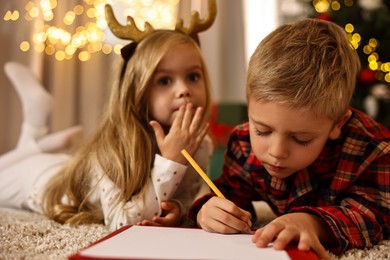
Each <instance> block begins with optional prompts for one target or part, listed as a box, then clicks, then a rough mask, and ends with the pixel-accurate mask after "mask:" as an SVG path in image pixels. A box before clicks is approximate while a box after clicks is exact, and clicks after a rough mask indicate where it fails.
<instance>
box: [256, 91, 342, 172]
mask: <svg viewBox="0 0 390 260" xmlns="http://www.w3.org/2000/svg"><path fill="white" fill-rule="evenodd" d="M248 116H249V127H250V129H249V131H250V142H251V146H252V151H253V152H254V154H255V155H256V157H257V159H258V160H259V161H260V162H261V163H262V164H263V165H264V167H265V168H266V170H267V172H268V173H269V174H270V175H272V176H274V177H277V178H281V179H283V178H287V177H288V176H290V175H292V174H293V173H294V172H296V171H299V170H302V169H304V168H306V167H308V166H309V165H310V164H312V163H313V162H314V161H315V160H316V159H317V157H318V156H319V154H320V153H321V151H322V149H323V147H324V145H325V143H326V141H327V140H328V138H330V139H335V138H337V137H338V135H339V133H340V127H341V126H339V125H335V124H334V122H333V121H332V120H330V119H328V118H326V117H315V116H313V115H311V114H310V113H307V112H305V111H303V110H300V109H294V108H289V107H287V106H285V105H282V104H279V103H276V102H266V101H262V100H255V99H253V98H249V104H248Z"/></svg>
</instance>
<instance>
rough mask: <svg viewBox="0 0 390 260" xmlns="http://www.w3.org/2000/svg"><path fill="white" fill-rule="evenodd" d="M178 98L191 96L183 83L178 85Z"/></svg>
mask: <svg viewBox="0 0 390 260" xmlns="http://www.w3.org/2000/svg"><path fill="white" fill-rule="evenodd" d="M178 84H179V86H178V96H179V97H180V98H185V97H189V96H191V91H190V88H189V87H188V86H187V84H185V83H184V82H180V83H178Z"/></svg>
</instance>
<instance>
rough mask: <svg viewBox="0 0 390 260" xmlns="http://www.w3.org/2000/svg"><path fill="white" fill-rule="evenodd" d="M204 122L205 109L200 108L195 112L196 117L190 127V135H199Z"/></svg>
mask: <svg viewBox="0 0 390 260" xmlns="http://www.w3.org/2000/svg"><path fill="white" fill-rule="evenodd" d="M202 121H203V108H201V107H198V108H197V109H196V110H195V114H194V117H193V119H192V122H191V125H190V133H197V132H198V131H199V128H200V127H201V125H202Z"/></svg>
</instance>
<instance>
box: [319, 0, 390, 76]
mask: <svg viewBox="0 0 390 260" xmlns="http://www.w3.org/2000/svg"><path fill="white" fill-rule="evenodd" d="M340 1H343V3H344V5H345V6H346V7H347V8H348V7H351V6H353V4H354V1H353V0H313V2H312V3H313V6H314V9H315V10H316V12H318V13H326V12H329V11H330V8H331V9H332V10H333V11H339V10H340V8H341V5H340ZM344 29H345V31H346V32H347V34H348V40H349V41H350V43H351V45H352V46H353V48H355V49H358V48H359V47H360V46H361V48H362V51H363V53H364V54H366V55H367V56H368V58H367V61H368V67H369V68H370V69H371V70H372V71H376V72H379V73H377V78H378V79H380V80H385V81H386V82H389V83H390V63H389V62H382V61H380V59H379V55H378V53H377V52H376V50H377V48H378V46H379V45H380V44H379V42H378V40H377V39H375V38H371V39H370V40H369V41H368V43H365V42H364V43H363V42H362V39H361V35H360V34H359V33H358V32H355V27H354V25H353V24H351V23H348V24H346V25H345V27H344ZM383 74H384V75H383Z"/></svg>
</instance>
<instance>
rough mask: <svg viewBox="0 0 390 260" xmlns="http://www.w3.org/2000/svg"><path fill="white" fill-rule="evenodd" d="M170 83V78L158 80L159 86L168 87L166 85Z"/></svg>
mask: <svg viewBox="0 0 390 260" xmlns="http://www.w3.org/2000/svg"><path fill="white" fill-rule="evenodd" d="M169 83H171V79H170V78H168V77H162V78H160V79H158V84H159V85H163V86H166V85H168V84H169Z"/></svg>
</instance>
